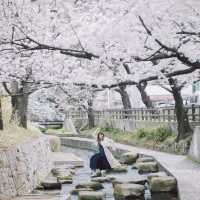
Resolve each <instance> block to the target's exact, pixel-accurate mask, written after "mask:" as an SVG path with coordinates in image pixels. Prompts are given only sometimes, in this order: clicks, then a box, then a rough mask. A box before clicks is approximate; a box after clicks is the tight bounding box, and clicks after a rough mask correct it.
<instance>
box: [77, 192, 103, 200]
mask: <svg viewBox="0 0 200 200" xmlns="http://www.w3.org/2000/svg"><path fill="white" fill-rule="evenodd" d="M78 197H79V199H80V200H103V199H105V198H104V197H105V193H104V192H91V191H82V192H79V193H78Z"/></svg>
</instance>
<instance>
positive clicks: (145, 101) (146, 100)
mask: <svg viewBox="0 0 200 200" xmlns="http://www.w3.org/2000/svg"><path fill="white" fill-rule="evenodd" d="M136 87H137V89H138V90H139V92H140V95H141V99H142V102H143V104H144V105H145V106H146V108H154V106H153V103H152V101H151V99H150V98H149V96H148V95H147V92H146V91H145V89H146V87H147V82H144V83H138V84H137V85H136Z"/></svg>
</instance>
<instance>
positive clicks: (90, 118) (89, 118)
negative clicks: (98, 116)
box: [87, 100, 95, 128]
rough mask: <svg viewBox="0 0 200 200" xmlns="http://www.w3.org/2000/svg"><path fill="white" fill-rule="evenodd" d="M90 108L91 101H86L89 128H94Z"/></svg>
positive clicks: (92, 111)
mask: <svg viewBox="0 0 200 200" xmlns="http://www.w3.org/2000/svg"><path fill="white" fill-rule="evenodd" d="M92 106H93V102H92V100H89V101H88V110H87V114H88V126H89V128H94V127H95V119H94V110H93V108H92Z"/></svg>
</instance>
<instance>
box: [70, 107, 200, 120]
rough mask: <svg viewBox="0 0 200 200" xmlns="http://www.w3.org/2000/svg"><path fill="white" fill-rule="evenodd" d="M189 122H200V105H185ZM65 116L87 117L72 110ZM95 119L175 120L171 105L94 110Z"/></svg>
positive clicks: (80, 112)
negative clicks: (149, 107)
mask: <svg viewBox="0 0 200 200" xmlns="http://www.w3.org/2000/svg"><path fill="white" fill-rule="evenodd" d="M185 110H186V113H187V115H188V119H189V121H190V122H200V106H187V107H185ZM66 117H67V118H72V119H87V118H88V116H87V112H83V111H73V112H68V113H67V115H66ZM94 117H95V119H97V120H98V119H103V118H110V119H130V120H135V121H159V122H176V114H175V109H174V108H173V107H167V108H154V109H145V108H138V109H135V108H134V109H129V110H124V109H111V110H101V111H100V110H95V111H94Z"/></svg>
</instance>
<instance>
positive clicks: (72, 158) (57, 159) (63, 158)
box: [52, 152, 84, 167]
mask: <svg viewBox="0 0 200 200" xmlns="http://www.w3.org/2000/svg"><path fill="white" fill-rule="evenodd" d="M52 161H53V163H54V164H55V166H57V165H74V166H75V167H83V166H84V161H83V160H82V159H81V158H79V157H78V156H76V155H75V154H73V153H63V152H53V153H52Z"/></svg>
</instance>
